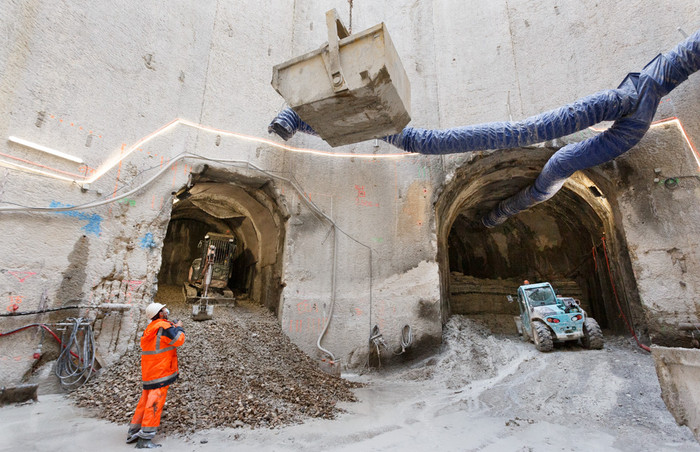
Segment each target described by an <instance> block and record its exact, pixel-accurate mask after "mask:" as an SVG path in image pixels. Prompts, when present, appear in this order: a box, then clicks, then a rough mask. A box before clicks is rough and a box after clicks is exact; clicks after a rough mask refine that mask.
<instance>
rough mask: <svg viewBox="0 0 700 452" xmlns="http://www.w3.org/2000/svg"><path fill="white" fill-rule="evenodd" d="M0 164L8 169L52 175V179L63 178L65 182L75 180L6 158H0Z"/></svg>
mask: <svg viewBox="0 0 700 452" xmlns="http://www.w3.org/2000/svg"><path fill="white" fill-rule="evenodd" d="M0 166H4V167H5V168H10V169H14V170H18V171H25V172H27V173H33V174H38V175H40V176H47V177H53V178H54V179H58V180H64V181H67V182H76V180H75V179H74V178H70V177H65V176H59V175H58V174H51V173H47V172H46V171H41V170H38V169H36V168H30V167H28V166H24V165H18V164H16V163H12V162H8V161H7V160H0Z"/></svg>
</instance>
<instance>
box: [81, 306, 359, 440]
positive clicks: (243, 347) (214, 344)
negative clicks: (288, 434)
mask: <svg viewBox="0 0 700 452" xmlns="http://www.w3.org/2000/svg"><path fill="white" fill-rule="evenodd" d="M160 302H162V303H163V302H165V303H167V305H168V307H169V308H170V309H171V311H173V312H172V313H171V319H172V318H174V317H178V318H180V319H181V320H182V322H183V327H184V329H185V333H186V337H187V339H186V342H185V344H184V345H183V346H182V347H180V349H179V351H178V360H179V366H180V378H179V379H178V381H176V382H175V383H174V384H173V385H171V386H170V388H169V391H168V397H167V401H166V404H165V408H164V409H163V415H162V420H161V429H160V431H161V432H162V433H164V434H167V433H179V434H188V433H193V432H195V431H199V430H205V429H211V428H222V427H243V426H250V427H254V428H255V427H270V428H272V427H277V426H282V425H286V424H293V423H300V422H302V421H303V420H304V418H308V417H322V418H333V417H334V416H335V415H336V414H337V413H339V412H341V411H342V410H341V409H340V408H338V407H336V403H337V402H339V401H355V396H354V394H353V393H352V391H351V389H352V388H354V387H358V386H360V385H359V384H358V383H352V382H349V381H347V380H343V379H341V378H337V377H334V376H331V375H329V374H326V373H324V372H323V371H321V370H320V369H318V367H317V366H316V364H315V363H314V362H313V360H312V359H311V358H309V357H308V356H307V355H306V354H304V353H303V352H302V351H301V350H300V349H299V348H298V347H296V346H295V345H294V344H292V343H291V342H290V341H289V339H288V338H287V336H286V335H285V334H284V333H283V332H282V330H281V328H280V325H279V321H278V320H277V318H276V317H275V316H274V315H273V314H271V313H269V312H268V311H266V310H264V309H263V308H260V307H258V306H255V305H251V304H247V303H245V302H244V303H239V305H238V306H236V307H233V306H222V305H219V306H216V307H215V309H214V319H213V320H208V321H204V322H195V321H193V320H191V319H190V316H189V314H188V308H189V306H185V305H184V304H182V305H181V306H177V305H175V304H174V303H173V302H171V301H170V300H160ZM143 326H144V327H145V325H143ZM139 353H140V349H139V348H138V344H137V346H136V347H134V349H133V350H132V351H130V352H128V353H127V354H126V355H125V356H124V357H122V359H121V360H120V361H119V362H118V363H117V364H115V365H113V366H111V367H110V368H108V369H104V370H103V371H102V374H101V375H99V377H98V378H95V379H94V380H92V381H90V382H88V383H87V384H86V385H85V386H83V387H82V388H80V389H78V390H77V391H75V392H73V393H72V397H73V398H74V400H75V401H76V403H77V405H78V406H80V407H87V408H94V409H95V415H96V416H98V417H101V418H104V419H107V420H109V421H112V422H117V423H122V424H124V425H125V426H126V425H127V424H128V423H129V421H130V419H131V416H132V415H133V412H134V409H135V408H136V403H137V402H138V399H139V396H140V395H141V368H140V355H139Z"/></svg>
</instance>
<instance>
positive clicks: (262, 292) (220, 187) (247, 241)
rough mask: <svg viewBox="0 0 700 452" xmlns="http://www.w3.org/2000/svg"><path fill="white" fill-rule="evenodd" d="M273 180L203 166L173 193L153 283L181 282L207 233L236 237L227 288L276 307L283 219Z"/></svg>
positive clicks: (279, 288) (278, 289)
mask: <svg viewBox="0 0 700 452" xmlns="http://www.w3.org/2000/svg"><path fill="white" fill-rule="evenodd" d="M288 218H289V215H288V214H287V212H286V209H285V208H284V207H283V205H282V204H281V203H280V202H279V200H278V197H277V194H276V189H275V186H274V182H273V181H271V180H269V179H266V178H261V177H254V176H253V177H251V176H246V175H243V174H237V173H230V172H228V171H225V170H216V169H212V168H206V169H205V171H204V172H203V173H200V174H193V175H192V177H191V178H190V181H189V182H188V184H187V185H186V186H184V187H182V188H181V189H180V190H178V191H177V192H176V193H175V197H174V203H173V208H172V212H171V218H170V223H169V224H168V230H167V233H166V236H165V240H164V243H163V252H162V262H161V268H160V271H159V274H158V281H159V284H166V285H182V284H183V283H184V282H185V281H186V280H187V274H188V272H189V266H190V264H191V263H192V261H193V260H194V259H196V258H197V257H200V253H201V250H199V249H198V243H199V242H200V241H201V240H202V239H203V238H204V236H205V234H207V233H209V232H215V233H226V234H232V235H233V236H235V238H236V243H237V250H236V252H235V253H234V260H233V264H232V266H233V272H232V276H231V278H230V280H229V288H230V289H231V290H232V291H233V292H234V294H235V295H236V296H237V297H246V298H248V299H249V300H250V301H252V302H254V303H257V304H260V305H262V306H265V307H267V308H268V309H270V310H271V311H272V312H274V313H275V314H277V313H278V312H279V303H280V300H281V293H282V288H283V286H282V283H281V280H282V276H281V275H282V263H283V256H282V254H283V250H284V242H285V230H286V229H285V222H286V220H287V219H288Z"/></svg>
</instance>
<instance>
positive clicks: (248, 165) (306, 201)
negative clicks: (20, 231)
mask: <svg viewBox="0 0 700 452" xmlns="http://www.w3.org/2000/svg"><path fill="white" fill-rule="evenodd" d="M184 159H191V160H204V161H210V162H215V163H219V164H224V165H231V166H235V165H241V166H244V167H245V168H246V169H253V170H255V171H258V172H260V173H262V174H265V175H267V176H269V177H271V178H273V179H276V180H280V181H283V182H286V183H288V184H290V185H291V186H292V188H293V189H294V190H295V191H296V192H297V194H298V195H299V199H301V200H302V201H303V202H304V204H306V206H307V207H309V208H310V209H311V210H312V211H313V212H314V213H316V214H318V215H320V217H321V219H325V220H326V221H327V222H328V223H329V224H330V225H331V227H332V228H333V229H334V239H333V241H334V245H333V246H334V253H333V259H334V261H333V263H332V268H333V274H332V275H331V278H332V280H331V284H332V291H333V293H332V295H331V305H330V313H331V315H332V312H333V307H334V304H335V284H336V283H335V280H336V275H335V272H336V262H335V260H336V259H337V255H336V250H337V237H336V233H335V231H336V230H337V231H339V232H341V233H342V234H343V235H345V236H346V237H348V238H349V239H350V240H352V241H354V242H355V243H357V244H359V245H360V246H363V247H365V248H367V249H368V250H369V251H370V275H369V280H370V281H369V284H370V292H371V290H372V289H371V288H372V273H371V263H372V262H371V261H372V255H371V252H372V248H371V247H370V246H368V245H366V244H364V243H362V242H360V241H359V240H357V239H356V238H355V237H353V236H351V235H350V234H348V233H347V232H345V231H344V230H343V229H342V228H340V227H339V226H338V225H337V224H336V223H335V221H333V219H331V218H330V217H329V216H328V215H326V214H325V213H324V212H323V211H322V210H321V209H320V208H319V207H318V206H317V205H316V204H315V203H314V202H313V201H312V200H311V199H310V198H308V196H307V195H306V194H305V193H306V192H305V191H304V190H303V189H302V188H301V187H300V185H299V184H298V183H297V182H296V181H295V180H293V178H286V177H282V176H279V175H277V174H273V173H271V172H269V171H266V170H264V169H262V168H260V167H258V166H256V165H254V164H252V163H250V162H248V161H245V160H231V159H215V158H210V157H204V156H201V155H198V154H192V153H181V154H178V155H176V156H175V157H173V158H172V159H171V160H170V161H169V162H168V163H167V164H166V165H165V166H164V167H163V168H161V169H160V170H159V171H158V172H157V173H155V174H154V175H153V176H151V177H150V178H149V179H148V180H146V181H145V182H143V183H141V184H140V185H138V186H137V187H135V188H133V189H131V190H129V191H127V192H125V193H122V194H121V195H119V196H115V197H113V198H109V199H105V200H101V201H93V202H88V203H84V204H78V205H75V206H61V207H36V206H35V207H32V206H22V205H14V206H12V207H8V206H0V213H2V212H64V211H73V210H83V209H91V208H95V207H100V206H103V205H107V204H111V203H114V202H117V201H119V200H121V199H124V198H128V197H129V196H131V195H133V194H135V193H138V192H139V191H140V190H142V189H143V188H145V187H146V186H148V185H150V184H151V183H153V182H154V181H155V180H156V179H158V178H159V177H160V176H161V175H162V174H163V173H164V172H166V171H167V170H169V169H170V168H171V167H172V166H173V165H174V164H175V163H177V162H178V161H180V160H184ZM150 169H152V168H149V170H150ZM144 171H147V170H144ZM142 172H143V171H142ZM139 174H141V173H139ZM331 315H329V316H328V320H327V321H326V324H325V325H324V327H323V330H322V332H321V335H319V338H318V340H317V346H318V348H319V349H320V350H321V351H323V352H324V353H327V354H328V355H329V356H330V357H331V359H333V360H335V358H334V357H333V354H332V353H330V352H329V351H328V350H326V349H325V348H323V347H320V342H321V338H322V337H323V335H324V334H325V332H326V330H327V329H328V325H329V323H330V321H331ZM370 321H371V319H370Z"/></svg>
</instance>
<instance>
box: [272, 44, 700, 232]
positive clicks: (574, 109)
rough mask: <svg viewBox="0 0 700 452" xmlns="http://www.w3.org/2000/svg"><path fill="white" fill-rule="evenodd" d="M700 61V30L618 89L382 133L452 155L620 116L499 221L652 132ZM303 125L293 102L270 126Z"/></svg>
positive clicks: (556, 163)
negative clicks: (481, 118)
mask: <svg viewBox="0 0 700 452" xmlns="http://www.w3.org/2000/svg"><path fill="white" fill-rule="evenodd" d="M699 68H700V31H696V32H695V33H694V34H693V35H692V36H690V37H689V38H687V39H686V40H685V41H683V42H682V43H680V44H678V45H677V46H676V47H675V48H674V49H673V50H671V51H670V52H668V53H666V54H664V55H658V56H657V57H656V58H654V59H653V60H652V61H651V62H650V63H649V64H647V65H646V66H645V67H644V69H643V70H642V72H641V73H630V74H629V75H628V76H627V77H626V78H625V80H623V82H622V83H621V84H620V86H619V87H618V88H617V89H612V90H607V91H602V92H599V93H597V94H593V95H591V96H588V97H584V98H582V99H579V100H577V101H576V102H574V103H572V104H569V105H566V106H564V107H561V108H558V109H555V110H551V111H548V112H545V113H542V114H539V115H536V116H532V117H530V118H527V119H525V120H522V121H517V122H512V121H511V122H494V123H487V124H479V125H474V126H467V127H456V128H452V129H445V130H426V129H417V128H413V127H406V128H404V129H403V130H402V131H401V133H399V134H397V135H390V136H387V137H384V138H382V139H383V140H384V141H386V142H387V143H389V144H392V145H393V146H396V147H398V148H400V149H403V150H405V151H407V152H418V153H421V154H452V153H462V152H472V151H481V150H486V149H509V148H516V147H522V146H527V145H531V144H535V143H540V142H543V141H548V140H552V139H555V138H559V137H562V136H566V135H570V134H572V133H574V132H577V131H580V130H583V129H585V128H587V127H590V126H592V125H594V124H597V123H599V122H602V121H615V123H614V124H613V126H612V127H611V128H610V129H608V130H606V131H605V132H603V133H602V134H600V135H598V136H595V137H593V138H590V139H588V140H585V141H582V142H579V143H575V144H570V145H567V146H565V147H563V148H562V149H560V150H559V151H557V152H556V153H555V154H554V155H553V156H552V157H551V158H550V159H549V161H548V162H547V163H546V164H545V166H544V169H543V170H542V172H541V174H540V175H539V176H538V177H537V179H536V181H535V183H534V184H533V185H531V186H529V187H527V188H525V189H523V190H522V191H521V192H519V193H517V194H516V195H514V196H512V197H510V198H507V199H505V200H503V201H501V202H500V203H499V204H498V206H497V207H496V208H495V209H494V210H493V211H492V212H490V213H489V214H488V215H487V216H486V217H485V218H483V219H482V223H483V224H484V225H485V226H487V227H493V226H496V225H498V224H501V223H503V222H504V221H505V220H506V219H507V218H508V217H510V216H512V215H515V214H517V213H518V212H521V211H523V210H525V209H528V208H530V207H532V206H534V205H535V204H538V203H540V202H543V201H546V200H547V199H549V198H551V197H552V196H554V194H555V193H556V192H557V191H559V189H560V188H561V187H562V185H564V182H565V181H566V179H567V178H568V177H569V176H571V175H572V174H573V173H574V172H575V171H577V170H581V169H586V168H590V167H592V166H595V165H599V164H601V163H604V162H607V161H610V160H612V159H614V158H615V157H618V156H620V155H622V154H623V153H625V152H626V151H628V150H629V149H631V148H632V147H633V146H634V145H636V144H637V143H638V142H639V141H640V140H641V138H642V137H643V136H644V134H645V133H646V131H647V129H648V128H649V125H650V123H651V121H652V118H653V117H654V114H655V113H656V108H657V106H658V104H659V101H660V100H661V98H662V97H663V96H665V95H666V94H668V93H669V92H670V91H671V90H673V89H674V88H675V87H676V86H678V85H679V84H680V83H682V82H683V81H685V80H686V79H687V78H688V76H689V75H690V74H692V73H694V72H696V71H697V70H698V69H699ZM297 131H301V132H305V133H309V134H312V135H316V132H314V131H313V129H312V128H311V127H310V126H309V125H308V124H306V123H304V122H303V121H302V120H301V118H299V116H298V115H297V114H296V113H295V112H294V111H293V110H291V109H289V108H286V109H284V110H283V111H282V112H281V113H280V114H279V115H277V117H276V118H275V119H274V120H273V121H272V123H270V125H269V127H268V132H270V133H273V132H274V133H277V134H278V135H280V136H281V137H282V138H283V139H285V140H288V139H289V138H291V137H292V136H293V135H294V133H296V132H297Z"/></svg>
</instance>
